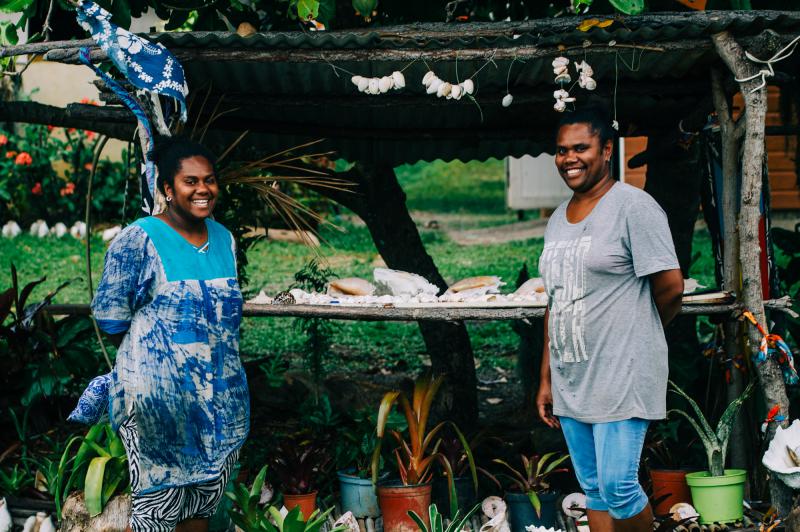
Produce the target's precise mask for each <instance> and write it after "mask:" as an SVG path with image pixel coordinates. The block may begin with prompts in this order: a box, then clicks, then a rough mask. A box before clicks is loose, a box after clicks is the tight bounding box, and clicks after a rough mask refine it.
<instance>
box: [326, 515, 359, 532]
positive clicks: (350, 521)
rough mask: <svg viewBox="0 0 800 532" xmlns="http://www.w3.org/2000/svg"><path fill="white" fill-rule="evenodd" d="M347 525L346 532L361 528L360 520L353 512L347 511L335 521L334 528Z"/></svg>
mask: <svg viewBox="0 0 800 532" xmlns="http://www.w3.org/2000/svg"><path fill="white" fill-rule="evenodd" d="M342 525H343V526H345V527H346V528H345V532H358V531H359V530H360V529H359V527H358V521H357V520H356V518H355V516H354V515H353V512H351V511H347V512H345V513H343V514H342V516H341V517H340V518H339V519H337V520H336V522H335V523H333V528H337V527H339V526H342Z"/></svg>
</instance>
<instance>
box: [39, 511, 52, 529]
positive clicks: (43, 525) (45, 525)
mask: <svg viewBox="0 0 800 532" xmlns="http://www.w3.org/2000/svg"><path fill="white" fill-rule="evenodd" d="M39 532H56V527H55V526H53V520H52V518H51V517H50V516H49V515H48V516H47V518H46V519H45V520H44V521H42V523H41V524H40V525H39Z"/></svg>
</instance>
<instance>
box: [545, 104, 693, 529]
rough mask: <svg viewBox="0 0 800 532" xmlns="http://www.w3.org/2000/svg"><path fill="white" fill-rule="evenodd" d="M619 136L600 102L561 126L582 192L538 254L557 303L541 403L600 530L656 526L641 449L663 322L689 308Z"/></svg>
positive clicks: (551, 309) (570, 170)
mask: <svg viewBox="0 0 800 532" xmlns="http://www.w3.org/2000/svg"><path fill="white" fill-rule="evenodd" d="M612 137H613V134H612V130H611V128H610V126H609V122H608V121H606V120H604V119H603V117H602V116H601V114H600V113H599V112H596V111H594V110H591V109H584V110H580V111H576V112H573V113H569V114H566V115H565V116H564V118H563V119H562V120H561V123H560V126H559V129H558V137H557V148H556V166H557V167H558V170H559V173H560V174H561V176H562V178H563V179H564V182H565V183H566V184H567V186H569V187H570V189H572V191H573V195H572V198H571V199H570V200H569V201H567V202H565V203H564V204H562V205H561V206H559V207H558V208H557V209H556V211H555V212H554V213H553V215H552V217H551V218H550V221H549V223H548V224H547V230H546V232H545V246H544V251H543V252H542V255H541V257H540V259H539V271H540V273H541V275H542V278H543V280H544V284H545V290H546V292H547V295H548V310H547V314H546V315H545V323H546V326H545V332H546V334H547V341H545V349H544V356H543V357H542V371H541V382H540V386H539V393H538V394H537V398H536V403H537V407H538V409H539V415H540V416H541V417H542V419H543V420H544V422H545V423H547V424H548V425H549V426H551V427H558V426H559V425H560V426H561V427H562V429H563V431H564V436H565V438H566V440H567V446H568V447H569V450H570V455H571V457H572V462H573V465H574V467H575V472H576V475H577V476H578V480H579V482H580V483H581V487H582V488H583V490H584V491H585V492H586V498H587V504H586V505H587V511H588V516H589V526H590V527H591V529H592V532H605V531H611V530H612V529H613V530H614V531H616V532H625V531H628V530H630V531H641V532H649V530H650V529H651V525H652V521H653V515H652V511H651V509H650V506H649V504H648V500H647V496H646V495H645V494H644V491H643V490H642V488H641V486H639V482H638V467H639V457H640V455H641V451H642V445H643V442H644V436H645V432H646V431H647V426H648V424H649V420H654V419H662V418H664V416H665V414H666V408H665V406H666V387H667V344H666V340H665V339H664V329H663V327H664V326H665V325H666V324H667V323H668V322H669V321H670V320H672V318H674V317H675V315H676V314H677V313H678V312H679V310H680V305H681V295H682V292H683V275H682V274H681V271H680V267H679V265H678V260H677V258H676V256H675V249H674V245H673V242H672V237H671V235H670V231H669V226H668V224H667V217H666V215H665V214H664V211H663V210H662V209H661V208H660V207H659V205H658V204H657V203H656V202H655V200H653V198H652V197H650V196H649V195H648V194H647V193H645V192H643V191H641V190H639V189H636V188H634V187H631V186H629V185H626V184H624V183H618V182H616V181H615V180H614V179H613V178H612V177H611V174H610V159H611V152H612V145H613V144H612Z"/></svg>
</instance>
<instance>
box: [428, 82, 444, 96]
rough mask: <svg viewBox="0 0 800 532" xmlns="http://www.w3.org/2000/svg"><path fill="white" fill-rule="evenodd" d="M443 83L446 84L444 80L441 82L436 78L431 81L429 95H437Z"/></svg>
mask: <svg viewBox="0 0 800 532" xmlns="http://www.w3.org/2000/svg"><path fill="white" fill-rule="evenodd" d="M442 83H444V82H443V81H442V80H440V79H439V78H434V79H433V80H432V81H431V83H430V85H428V90H427V93H428V94H436V93H437V91H438V90H439V86H440V85H441V84H442Z"/></svg>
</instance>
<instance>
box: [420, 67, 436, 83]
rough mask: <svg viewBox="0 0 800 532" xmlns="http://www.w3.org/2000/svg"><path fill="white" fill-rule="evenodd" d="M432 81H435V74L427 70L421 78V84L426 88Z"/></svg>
mask: <svg viewBox="0 0 800 532" xmlns="http://www.w3.org/2000/svg"><path fill="white" fill-rule="evenodd" d="M434 79H436V74H434V73H433V70H428V71H427V72H425V75H424V76H422V84H423V85H425V86H426V87H427V86H429V85H430V84H431V82H433V80H434Z"/></svg>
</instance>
